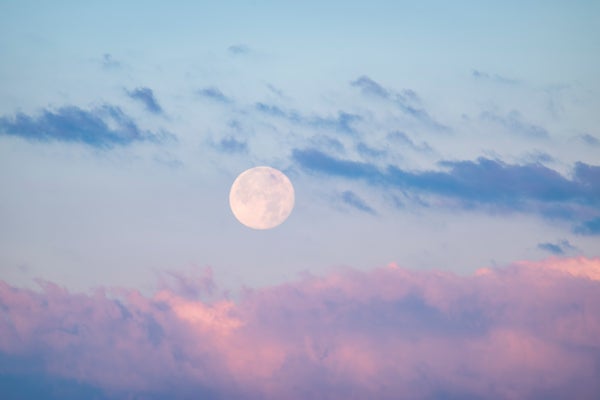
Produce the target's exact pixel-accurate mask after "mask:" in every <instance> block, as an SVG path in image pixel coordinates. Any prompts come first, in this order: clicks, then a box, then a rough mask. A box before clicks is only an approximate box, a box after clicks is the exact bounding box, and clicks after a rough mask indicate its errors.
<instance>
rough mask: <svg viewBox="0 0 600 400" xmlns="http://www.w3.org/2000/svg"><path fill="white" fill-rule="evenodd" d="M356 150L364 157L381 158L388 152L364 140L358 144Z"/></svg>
mask: <svg viewBox="0 0 600 400" xmlns="http://www.w3.org/2000/svg"><path fill="white" fill-rule="evenodd" d="M356 151H357V152H358V154H360V155H361V156H362V157H364V158H380V157H383V156H385V155H386V154H387V152H386V151H385V150H380V149H376V148H374V147H371V146H369V145H368V144H366V143H364V142H358V143H357V144H356Z"/></svg>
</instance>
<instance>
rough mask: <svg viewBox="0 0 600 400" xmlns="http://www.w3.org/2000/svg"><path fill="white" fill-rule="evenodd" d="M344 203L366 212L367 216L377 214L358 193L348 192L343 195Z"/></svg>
mask: <svg viewBox="0 0 600 400" xmlns="http://www.w3.org/2000/svg"><path fill="white" fill-rule="evenodd" d="M340 197H341V199H342V202H343V203H344V204H346V205H348V206H350V207H352V208H355V209H357V210H359V211H363V212H366V213H367V214H372V215H375V214H376V212H375V210H374V209H373V208H371V207H370V206H369V205H368V204H367V203H366V202H365V201H364V200H363V199H361V198H360V197H359V196H358V195H357V194H356V193H354V192H352V191H350V190H346V191H344V192H342V194H341V196H340Z"/></svg>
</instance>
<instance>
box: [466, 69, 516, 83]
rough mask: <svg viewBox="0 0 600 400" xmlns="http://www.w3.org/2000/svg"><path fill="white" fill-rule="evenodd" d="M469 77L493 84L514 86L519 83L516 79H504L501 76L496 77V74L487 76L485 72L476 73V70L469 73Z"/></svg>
mask: <svg viewBox="0 0 600 400" xmlns="http://www.w3.org/2000/svg"><path fill="white" fill-rule="evenodd" d="M471 76H472V77H473V78H475V79H478V80H486V81H491V82H495V83H502V84H505V85H516V84H518V83H519V81H518V80H516V79H511V78H506V77H504V76H502V75H498V74H489V73H487V72H484V71H478V70H476V69H474V70H473V71H471Z"/></svg>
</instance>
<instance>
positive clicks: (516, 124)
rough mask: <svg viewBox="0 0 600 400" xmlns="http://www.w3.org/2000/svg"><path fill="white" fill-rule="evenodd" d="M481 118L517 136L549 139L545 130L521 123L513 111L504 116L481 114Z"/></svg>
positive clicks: (518, 115) (519, 115) (518, 114)
mask: <svg viewBox="0 0 600 400" xmlns="http://www.w3.org/2000/svg"><path fill="white" fill-rule="evenodd" d="M481 118H482V119H484V120H487V121H491V122H494V123H496V124H498V125H501V126H503V127H504V128H505V129H506V130H508V131H510V132H512V133H516V134H518V135H522V136H527V137H530V138H534V139H546V138H548V137H550V135H549V134H548V131H547V130H546V129H545V128H543V127H541V126H539V125H535V124H531V123H529V122H525V121H523V117H522V116H521V114H520V113H519V112H518V111H515V110H513V111H510V112H509V113H508V114H506V115H499V114H496V113H494V112H490V111H486V112H484V113H482V114H481Z"/></svg>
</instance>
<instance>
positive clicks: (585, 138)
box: [577, 133, 600, 146]
mask: <svg viewBox="0 0 600 400" xmlns="http://www.w3.org/2000/svg"><path fill="white" fill-rule="evenodd" d="M577 138H578V139H579V140H581V141H582V142H583V143H585V144H587V145H588V146H600V140H599V139H598V138H597V137H596V136H592V135H590V134H589V133H585V134H583V135H579V136H578V137H577Z"/></svg>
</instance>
